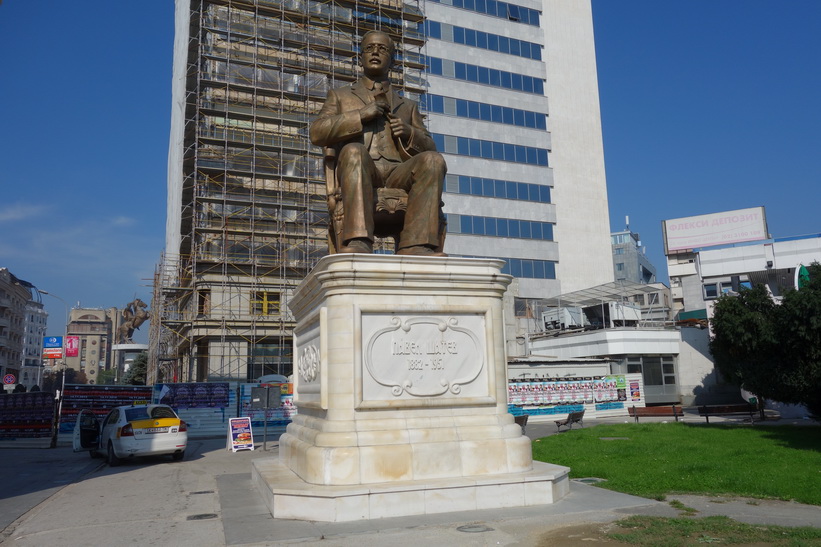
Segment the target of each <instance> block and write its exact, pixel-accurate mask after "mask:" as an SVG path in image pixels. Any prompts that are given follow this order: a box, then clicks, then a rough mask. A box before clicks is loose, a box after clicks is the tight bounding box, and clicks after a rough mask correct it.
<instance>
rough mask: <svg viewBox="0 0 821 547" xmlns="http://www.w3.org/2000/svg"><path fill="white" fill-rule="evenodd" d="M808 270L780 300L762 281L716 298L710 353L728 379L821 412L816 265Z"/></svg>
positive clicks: (820, 271) (820, 289) (819, 268)
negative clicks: (805, 277) (796, 286)
mask: <svg viewBox="0 0 821 547" xmlns="http://www.w3.org/2000/svg"><path fill="white" fill-rule="evenodd" d="M807 269H808V271H809V273H810V279H809V282H807V283H806V285H805V286H804V287H802V288H801V289H800V290H794V289H789V290H787V291H786V292H785V294H784V296H783V298H782V299H781V303H780V304H778V303H776V302H775V301H773V299H772V297H771V296H770V294H769V292H768V291H767V289H766V287H764V286H763V285H756V286H755V287H753V288H752V289H742V290H741V293H740V294H739V295H738V296H731V295H724V296H722V297H720V298H719V299H718V300H717V301H716V305H715V310H714V314H713V318H712V320H711V326H712V329H713V338H712V340H711V341H710V351H711V353H712V354H713V358H714V360H715V364H716V368H718V370H719V371H720V372H721V373H722V375H723V376H724V377H725V378H727V380H728V381H730V382H733V383H736V384H738V385H742V384H743V385H744V387H745V389H747V390H748V391H751V392H753V393H755V394H756V395H758V396H759V397H763V398H765V399H771V400H775V401H780V402H782V403H794V404H804V405H806V406H807V408H808V409H809V410H810V412H811V413H812V414H813V415H814V416H821V265H819V264H818V263H817V262H816V263H813V264H812V265H811V266H809V267H808V268H807Z"/></svg>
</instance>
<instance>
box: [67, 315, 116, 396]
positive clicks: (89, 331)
mask: <svg viewBox="0 0 821 547" xmlns="http://www.w3.org/2000/svg"><path fill="white" fill-rule="evenodd" d="M119 317H120V312H119V310H118V309H117V308H108V309H102V308H74V309H72V310H71V312H70V314H69V323H68V326H67V327H66V335H67V336H66V338H71V337H76V338H77V339H78V340H77V344H76V346H75V347H76V353H75V352H74V351H69V350H68V349H66V355H65V357H64V359H65V364H66V366H68V367H69V368H72V369H74V370H77V371H80V372H83V373H84V374H85V375H86V379H87V382H88V383H89V384H96V383H97V381H98V377H99V373H100V371H101V370H108V369H109V368H110V366H111V363H112V360H111V345H112V344H113V343H114V342H115V338H114V337H115V336H116V332H117V326H118V325H119Z"/></svg>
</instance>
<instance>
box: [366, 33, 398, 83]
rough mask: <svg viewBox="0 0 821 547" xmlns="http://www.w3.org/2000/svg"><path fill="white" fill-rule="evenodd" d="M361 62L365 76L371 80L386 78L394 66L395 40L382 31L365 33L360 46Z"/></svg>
mask: <svg viewBox="0 0 821 547" xmlns="http://www.w3.org/2000/svg"><path fill="white" fill-rule="evenodd" d="M360 51H361V53H360V62H361V63H362V69H363V70H364V71H365V75H366V76H368V77H370V78H384V77H385V76H387V75H388V70H390V68H391V65H392V64H393V55H394V44H393V40H392V39H391V37H390V36H388V35H387V34H386V33H384V32H382V31H381V30H371V31H369V32H366V33H365V36H363V37H362V43H361V44H360Z"/></svg>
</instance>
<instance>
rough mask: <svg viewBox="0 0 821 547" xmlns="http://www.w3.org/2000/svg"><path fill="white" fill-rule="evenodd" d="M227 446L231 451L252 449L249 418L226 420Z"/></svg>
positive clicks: (252, 437)
mask: <svg viewBox="0 0 821 547" xmlns="http://www.w3.org/2000/svg"><path fill="white" fill-rule="evenodd" d="M228 447H229V448H230V449H231V451H232V452H236V451H237V450H253V449H254V433H253V432H252V431H251V418H248V417H245V418H230V419H229V420H228Z"/></svg>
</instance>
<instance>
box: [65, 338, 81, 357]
mask: <svg viewBox="0 0 821 547" xmlns="http://www.w3.org/2000/svg"><path fill="white" fill-rule="evenodd" d="M78 355H80V337H79V336H66V357H77V356H78Z"/></svg>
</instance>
